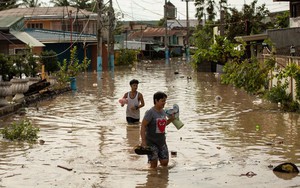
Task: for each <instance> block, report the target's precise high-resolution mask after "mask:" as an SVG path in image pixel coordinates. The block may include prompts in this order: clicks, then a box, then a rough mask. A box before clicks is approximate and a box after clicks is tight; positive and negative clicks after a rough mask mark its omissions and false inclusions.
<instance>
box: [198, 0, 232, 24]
mask: <svg viewBox="0 0 300 188" xmlns="http://www.w3.org/2000/svg"><path fill="white" fill-rule="evenodd" d="M226 4H227V0H219V1H216V0H195V7H196V17H197V18H198V20H201V19H202V18H203V16H204V15H206V14H207V16H208V18H207V19H208V20H209V21H212V20H215V18H216V16H217V12H216V11H218V12H220V9H221V8H224V7H226ZM216 9H217V10H216Z"/></svg>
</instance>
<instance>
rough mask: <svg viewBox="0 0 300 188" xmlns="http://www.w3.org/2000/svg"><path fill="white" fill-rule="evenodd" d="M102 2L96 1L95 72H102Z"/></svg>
mask: <svg viewBox="0 0 300 188" xmlns="http://www.w3.org/2000/svg"><path fill="white" fill-rule="evenodd" d="M102 6H103V0H97V13H98V19H97V72H100V71H102V27H103V25H102V24H103V23H102V17H101V16H102V10H103V8H102Z"/></svg>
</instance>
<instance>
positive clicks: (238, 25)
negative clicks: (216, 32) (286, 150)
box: [225, 0, 273, 40]
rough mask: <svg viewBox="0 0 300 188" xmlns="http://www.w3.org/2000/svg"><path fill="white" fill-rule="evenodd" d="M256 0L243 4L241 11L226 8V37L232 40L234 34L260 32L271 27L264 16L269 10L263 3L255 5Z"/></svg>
mask: <svg viewBox="0 0 300 188" xmlns="http://www.w3.org/2000/svg"><path fill="white" fill-rule="evenodd" d="M256 4H257V0H254V1H253V2H252V3H251V4H250V5H247V4H244V6H243V9H242V11H238V10H237V9H236V8H230V9H228V12H227V14H226V16H225V23H226V26H225V32H226V35H227V37H228V39H230V40H233V39H234V37H236V36H243V35H250V34H260V33H263V32H265V31H266V30H267V29H268V28H272V26H273V24H272V23H271V22H270V21H268V22H266V19H265V18H266V17H268V15H269V13H270V12H269V10H268V9H267V8H266V7H265V4H263V5H261V6H258V7H257V6H256Z"/></svg>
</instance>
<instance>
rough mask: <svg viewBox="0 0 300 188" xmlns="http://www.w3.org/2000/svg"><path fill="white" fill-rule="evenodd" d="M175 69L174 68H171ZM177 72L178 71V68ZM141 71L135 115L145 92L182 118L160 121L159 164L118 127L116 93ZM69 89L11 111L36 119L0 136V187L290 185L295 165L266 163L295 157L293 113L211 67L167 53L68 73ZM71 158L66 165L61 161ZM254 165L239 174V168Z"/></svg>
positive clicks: (299, 155) (134, 130)
mask: <svg viewBox="0 0 300 188" xmlns="http://www.w3.org/2000/svg"><path fill="white" fill-rule="evenodd" d="M175 73H176V74H175ZM177 73H178V74H177ZM133 78H135V79H138V80H139V81H140V84H139V88H138V91H140V92H141V93H142V94H143V96H144V100H145V106H144V107H143V108H142V109H141V117H143V116H144V113H145V111H146V110H147V109H149V108H151V107H152V106H153V94H154V93H155V92H156V91H164V92H165V93H166V94H167V95H168V100H167V104H166V107H172V106H173V104H175V103H176V104H178V105H179V107H180V119H181V121H182V122H184V124H185V125H184V127H183V128H182V129H180V130H177V129H176V127H175V126H174V125H172V124H170V125H169V126H168V127H167V143H168V147H169V151H176V152H177V156H171V158H170V165H169V167H168V168H161V167H159V168H158V169H156V170H149V169H148V167H147V157H146V156H143V155H141V156H139V155H136V154H135V153H134V151H133V147H134V146H136V145H137V144H139V128H138V127H127V123H126V118H125V107H121V106H120V105H119V103H118V99H119V98H121V97H122V96H123V95H124V93H125V92H127V91H129V90H130V86H129V81H130V80H131V79H133ZM77 88H78V90H77V92H73V93H72V92H70V93H65V94H63V95H60V96H57V97H56V98H54V99H51V100H47V101H43V102H40V103H38V105H37V106H35V105H33V106H30V107H29V108H27V109H26V114H25V115H17V114H16V115H11V116H8V117H4V118H2V119H1V120H0V123H1V125H4V124H8V123H10V122H12V121H13V120H17V119H20V118H24V117H26V118H28V119H30V120H31V121H32V122H33V124H34V125H36V126H38V127H39V128H40V132H39V140H44V141H45V143H44V144H43V145H41V144H33V145H30V144H27V143H16V142H8V141H6V140H4V139H1V142H0V187H8V188H19V187H20V188H21V187H22V188H25V187H30V188H32V187H39V188H40V187H43V188H44V187H47V188H48V187H59V188H62V187H63V188H67V187H70V188H75V187H76V188H88V187H99V188H100V187H101V188H102V187H103V188H114V187H124V188H132V187H136V188H142V187H149V188H150V187H151V188H154V187H158V188H170V187H178V188H179V187H180V188H182V187H188V188H194V187H195V188H196V187H197V188H198V187H201V188H202V187H205V188H207V187H208V188H216V187H222V188H223V187H230V188H235V187H241V185H242V186H243V187H259V188H261V187H268V188H269V187H274V188H276V187H298V186H300V177H299V175H294V176H291V175H290V176H285V175H284V174H274V173H273V171H272V166H273V167H275V166H277V165H279V164H280V163H284V162H292V163H295V164H296V165H297V166H299V165H300V142H299V140H300V123H299V121H300V114H295V113H284V112H282V111H280V110H278V107H277V105H272V104H269V103H268V102H265V101H262V100H260V99H257V98H256V97H255V96H249V95H248V94H247V93H245V92H244V91H242V90H240V89H236V88H233V87H231V86H226V85H221V84H220V79H219V78H218V76H215V75H214V74H213V73H198V72H194V71H193V69H192V68H191V67H190V66H189V65H187V64H186V63H185V62H180V61H177V60H174V61H173V62H171V63H170V64H165V63H164V62H152V63H139V64H137V65H136V66H135V67H122V68H121V67H115V70H114V71H103V72H101V73H98V74H95V73H88V74H87V75H86V76H84V75H82V76H80V77H78V78H77ZM60 166H61V167H67V168H70V171H69V170H67V169H63V168H61V167H60ZM249 172H250V173H254V175H253V176H247V175H246V174H247V173H249Z"/></svg>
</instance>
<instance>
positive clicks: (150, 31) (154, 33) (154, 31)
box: [128, 27, 186, 39]
mask: <svg viewBox="0 0 300 188" xmlns="http://www.w3.org/2000/svg"><path fill="white" fill-rule="evenodd" d="M165 31H166V30H165V28H163V27H158V28H153V27H151V28H147V29H145V30H143V31H140V30H138V31H134V32H132V33H130V34H129V35H128V38H129V39H135V38H140V37H161V36H165ZM168 35H169V36H170V35H177V36H185V35H186V30H183V29H173V30H168Z"/></svg>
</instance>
